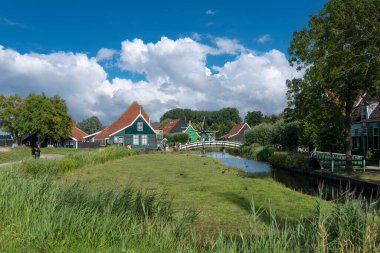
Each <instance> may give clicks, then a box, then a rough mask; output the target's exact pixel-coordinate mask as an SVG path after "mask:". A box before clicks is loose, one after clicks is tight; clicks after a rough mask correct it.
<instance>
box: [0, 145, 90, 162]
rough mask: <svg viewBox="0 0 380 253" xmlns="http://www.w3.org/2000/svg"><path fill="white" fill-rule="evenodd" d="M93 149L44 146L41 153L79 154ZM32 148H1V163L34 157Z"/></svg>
mask: <svg viewBox="0 0 380 253" xmlns="http://www.w3.org/2000/svg"><path fill="white" fill-rule="evenodd" d="M90 150H93V149H73V148H42V149H41V154H62V155H68V154H74V153H75V154H77V153H83V152H86V151H90ZM31 152H32V150H31V148H29V147H17V148H0V164H1V163H8V162H17V161H21V160H24V159H27V158H30V157H32V153H31Z"/></svg>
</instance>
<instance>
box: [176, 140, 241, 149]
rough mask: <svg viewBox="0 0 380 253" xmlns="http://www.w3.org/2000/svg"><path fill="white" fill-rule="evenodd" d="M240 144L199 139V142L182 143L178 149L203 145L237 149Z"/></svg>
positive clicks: (201, 146)
mask: <svg viewBox="0 0 380 253" xmlns="http://www.w3.org/2000/svg"><path fill="white" fill-rule="evenodd" d="M241 145H242V144H241V143H238V142H229V141H201V142H193V143H189V144H183V145H181V146H180V149H181V150H186V149H195V148H204V147H217V148H222V147H225V148H235V149H239V148H240V147H241Z"/></svg>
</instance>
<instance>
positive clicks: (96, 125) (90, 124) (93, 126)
mask: <svg viewBox="0 0 380 253" xmlns="http://www.w3.org/2000/svg"><path fill="white" fill-rule="evenodd" d="M77 127H78V128H79V129H81V130H82V131H84V132H86V133H87V134H93V133H96V132H99V131H101V130H103V128H104V127H103V125H102V123H101V122H100V120H99V119H98V117H96V116H92V117H89V118H87V119H84V120H82V121H81V122H79V123H78V124H77Z"/></svg>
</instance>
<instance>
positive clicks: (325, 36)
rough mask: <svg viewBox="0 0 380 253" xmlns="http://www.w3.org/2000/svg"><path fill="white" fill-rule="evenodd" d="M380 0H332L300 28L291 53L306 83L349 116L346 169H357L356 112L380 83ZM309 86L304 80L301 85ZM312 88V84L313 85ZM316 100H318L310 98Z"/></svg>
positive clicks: (293, 61) (345, 132)
mask: <svg viewBox="0 0 380 253" xmlns="http://www.w3.org/2000/svg"><path fill="white" fill-rule="evenodd" d="M379 13H380V1H374V0H330V1H328V2H327V3H326V5H325V6H324V8H323V9H322V11H321V12H320V13H319V14H318V15H312V16H311V18H310V21H309V26H308V27H306V28H303V29H301V30H299V31H296V32H295V33H294V38H293V40H292V42H291V44H290V48H289V54H290V55H291V58H290V59H289V61H290V63H291V64H292V65H295V66H297V68H298V69H299V70H303V71H305V75H304V78H305V79H306V80H307V81H306V82H302V83H303V84H307V85H309V86H310V85H311V86H312V87H313V88H314V89H312V90H314V91H315V92H316V95H318V98H320V99H322V98H324V97H329V98H330V99H329V100H330V102H331V101H333V100H334V101H335V102H336V106H337V108H338V112H340V113H342V115H343V119H344V120H343V121H344V134H345V142H344V148H345V153H346V170H347V171H349V172H351V171H352V170H353V168H352V155H351V143H350V127H351V112H352V111H353V106H354V103H355V101H356V100H357V99H358V98H359V97H360V96H361V95H363V94H364V93H372V92H376V91H378V90H379V86H380V78H379V77H380V36H379V34H380V18H379ZM299 87H301V88H302V87H303V86H299ZM309 88H310V87H309ZM310 102H313V101H310Z"/></svg>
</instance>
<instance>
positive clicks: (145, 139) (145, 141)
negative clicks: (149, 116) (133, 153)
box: [141, 135, 148, 145]
mask: <svg viewBox="0 0 380 253" xmlns="http://www.w3.org/2000/svg"><path fill="white" fill-rule="evenodd" d="M141 145H148V135H141Z"/></svg>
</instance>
